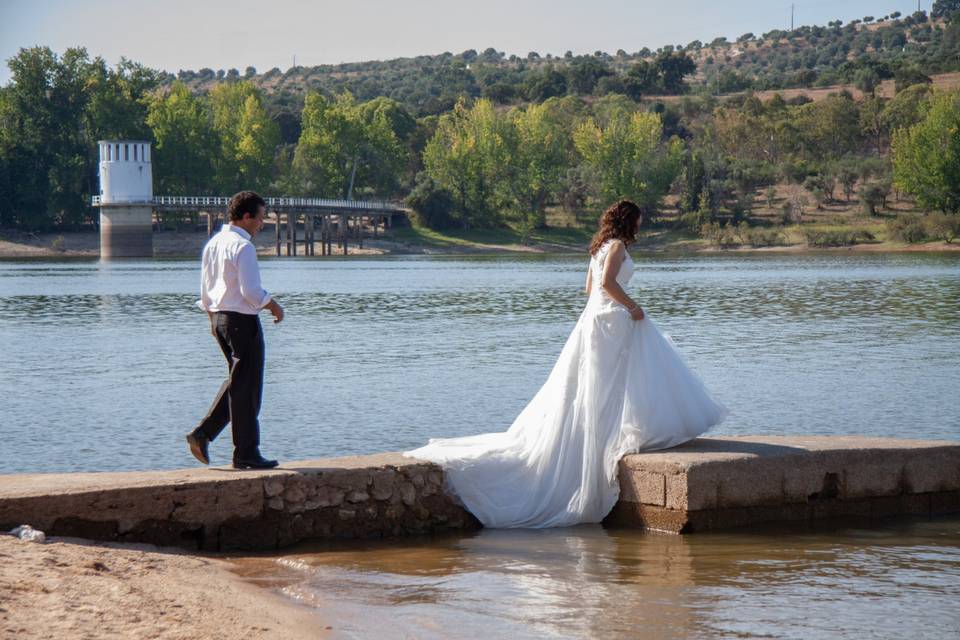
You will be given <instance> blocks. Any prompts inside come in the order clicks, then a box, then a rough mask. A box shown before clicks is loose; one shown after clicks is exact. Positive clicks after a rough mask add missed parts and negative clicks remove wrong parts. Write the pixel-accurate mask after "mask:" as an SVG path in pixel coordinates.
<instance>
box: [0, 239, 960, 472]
mask: <svg viewBox="0 0 960 640" xmlns="http://www.w3.org/2000/svg"><path fill="white" fill-rule="evenodd" d="M261 264H262V270H263V279H264V282H265V285H266V286H267V287H268V288H269V289H270V290H271V291H272V292H274V293H275V294H276V295H277V296H278V298H279V299H280V300H281V301H282V302H283V303H284V304H285V306H286V308H287V312H288V315H287V320H286V321H285V322H284V323H283V324H281V325H278V326H272V325H270V324H269V322H267V323H266V324H267V326H266V327H265V331H266V340H267V358H268V360H267V381H266V388H265V392H264V410H263V414H262V423H263V437H262V441H263V443H264V452H265V453H266V454H267V455H270V456H275V457H279V458H281V459H287V460H290V459H302V458H310V457H320V456H329V455H344V454H354V453H369V452H374V451H383V450H390V449H392V450H398V449H405V448H412V447H414V446H417V445H420V444H422V443H424V442H425V441H426V439H427V438H428V437H431V436H456V435H465V434H470V433H476V432H478V431H492V430H503V429H506V428H507V427H508V426H509V424H510V422H511V421H512V420H513V418H514V417H515V416H516V415H517V413H519V411H520V410H521V409H522V408H523V406H524V404H525V403H526V402H527V401H528V400H529V399H530V398H531V397H532V396H533V394H534V393H535V392H536V390H537V389H538V388H539V386H540V385H541V384H542V383H543V381H544V380H545V379H546V377H547V374H548V373H549V370H550V367H551V366H552V365H553V363H554V361H555V359H556V357H557V354H558V353H559V351H560V349H561V348H562V346H563V342H564V340H565V339H566V337H567V335H568V334H569V332H570V330H571V329H572V327H573V324H574V323H575V321H576V318H577V314H578V313H579V312H580V310H581V309H582V306H583V304H584V302H585V300H584V298H583V297H582V294H581V293H580V290H581V288H582V286H583V274H584V271H585V268H586V261H585V260H584V259H583V258H581V257H558V256H532V257H513V256H510V257H496V258H463V257H456V258H421V257H409V258H391V259H379V260H367V259H365V260H329V259H325V260H310V259H304V258H298V259H296V260H292V259H291V260H263V261H262V263H261ZM637 265H638V268H637V273H636V275H635V276H634V280H633V282H632V284H631V286H630V292H631V293H632V294H633V295H635V296H636V297H637V299H638V300H640V301H641V303H642V304H644V306H645V307H646V309H647V311H648V312H649V313H650V314H651V316H652V317H654V318H655V319H656V320H657V322H658V324H659V326H660V327H661V328H663V330H664V331H666V332H667V333H669V334H671V336H672V337H673V339H674V340H675V341H676V342H677V344H678V345H679V346H680V348H681V349H682V350H683V352H684V354H685V355H686V356H687V359H688V360H689V361H690V362H691V364H692V365H693V366H694V367H695V368H696V370H697V371H698V372H699V373H700V374H701V375H702V376H703V377H704V378H705V380H706V382H707V384H708V385H709V387H710V388H711V389H712V390H713V391H714V393H715V394H716V395H717V396H718V397H719V398H720V399H721V400H722V401H723V402H724V403H725V404H727V405H728V406H730V407H731V408H732V409H733V412H734V413H733V415H732V416H731V417H730V418H729V419H728V421H727V422H726V423H724V424H723V425H721V426H720V428H719V429H718V430H717V431H716V433H718V434H745V433H757V434H794V433H819V434H830V433H862V434H867V435H887V436H908V437H922V438H952V439H956V438H958V437H960V411H958V408H957V404H956V403H955V402H950V401H949V398H952V397H953V396H954V394H955V392H956V389H957V388H960V367H958V366H957V364H956V354H957V353H958V352H960V255H956V254H954V255H870V256H847V255H839V254H830V255H790V256H777V257H772V256H763V257H744V256H717V257H684V258H664V257H656V258H651V257H645V256H637ZM198 283H199V264H198V263H197V262H196V261H182V260H180V261H130V262H115V263H100V262H3V263H0V353H2V354H3V357H4V366H3V367H2V368H0V388H3V389H4V390H5V391H6V392H7V394H6V399H5V402H4V414H3V421H2V426H0V435H2V436H3V438H4V444H5V453H6V455H4V456H2V457H0V472H15V471H66V470H84V471H96V470H113V469H143V468H175V467H182V466H190V465H193V464H194V461H193V459H192V457H191V456H190V454H189V453H188V452H187V451H186V448H185V446H184V444H183V442H182V437H183V433H185V432H186V431H187V430H189V429H191V428H192V427H193V426H194V425H195V424H196V422H197V421H198V419H199V418H200V417H201V416H202V415H203V414H204V413H205V411H206V409H207V406H208V403H209V401H210V399H211V398H212V397H213V395H214V393H215V392H216V389H217V388H218V386H219V383H220V379H221V377H222V376H223V374H224V368H225V367H224V364H223V362H222V356H221V355H220V352H219V350H218V348H217V346H216V344H215V343H214V341H213V339H212V338H211V337H210V335H209V333H208V331H207V329H206V320H205V317H204V316H203V314H202V313H201V312H200V311H199V310H197V309H196V308H195V307H194V306H193V302H194V300H195V298H196V290H197V288H198ZM264 320H265V321H266V320H267V317H266V316H265V317H264ZM224 433H225V434H227V435H229V430H228V431H225V432H224ZM227 440H228V438H224V439H223V440H222V441H217V442H215V443H214V444H213V446H212V450H211V453H212V455H213V458H214V462H215V463H222V462H225V461H227V460H228V457H227V456H228V455H229V451H230V445H229V442H228V441H227ZM118 448H121V449H123V450H124V451H127V452H128V455H126V456H118V455H117V449H118Z"/></svg>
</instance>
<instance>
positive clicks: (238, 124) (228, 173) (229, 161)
mask: <svg viewBox="0 0 960 640" xmlns="http://www.w3.org/2000/svg"><path fill="white" fill-rule="evenodd" d="M209 100H210V110H211V113H212V114H213V131H214V133H215V134H216V136H217V140H218V143H219V150H218V153H217V154H216V155H215V156H214V158H215V170H216V171H215V176H216V183H217V187H218V188H219V190H220V191H221V192H223V193H233V192H235V191H239V190H241V189H264V188H266V187H268V186H269V184H270V181H271V179H272V177H273V167H274V153H275V151H276V147H277V143H278V142H279V138H280V132H279V129H278V127H277V124H276V123H275V122H274V121H273V120H272V119H270V117H269V115H268V114H267V112H266V109H265V108H264V106H263V103H262V100H261V97H260V91H259V90H258V89H257V88H256V87H255V86H254V85H253V83H251V82H250V81H249V80H242V81H239V82H228V83H223V84H218V85H217V86H216V87H214V89H213V90H212V91H211V92H210V97H209Z"/></svg>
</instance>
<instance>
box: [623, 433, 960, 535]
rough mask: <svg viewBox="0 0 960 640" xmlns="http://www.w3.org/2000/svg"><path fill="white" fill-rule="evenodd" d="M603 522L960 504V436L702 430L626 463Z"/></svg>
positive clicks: (836, 513)
mask: <svg viewBox="0 0 960 640" xmlns="http://www.w3.org/2000/svg"><path fill="white" fill-rule="evenodd" d="M620 487H621V492H620V501H619V502H618V503H617V505H616V506H615V507H614V509H613V511H612V512H611V513H610V515H609V516H607V519H606V521H605V522H606V523H607V524H611V525H619V526H631V527H644V528H649V529H657V530H660V531H671V532H675V533H692V532H695V531H705V530H708V529H722V528H730V527H738V526H744V525H749V524H753V523H759V522H789V521H812V520H817V519H821V518H831V517H843V516H855V517H862V518H878V517H883V516H889V515H896V514H915V515H934V514H941V513H956V512H960V442H954V441H942V440H941V441H937V440H900V439H893V438H864V437H857V436H800V437H785V436H743V437H726V438H697V439H696V440H693V441H692V442H688V443H686V444H684V445H681V446H679V447H675V448H673V449H668V450H665V451H660V452H650V453H640V454H635V455H629V456H625V457H624V458H623V460H621V461H620Z"/></svg>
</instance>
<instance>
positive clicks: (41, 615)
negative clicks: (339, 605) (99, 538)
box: [0, 535, 331, 640]
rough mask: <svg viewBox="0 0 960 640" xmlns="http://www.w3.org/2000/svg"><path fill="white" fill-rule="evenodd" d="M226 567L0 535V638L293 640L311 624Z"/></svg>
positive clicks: (314, 621) (313, 619) (310, 618)
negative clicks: (253, 639) (23, 539)
mask: <svg viewBox="0 0 960 640" xmlns="http://www.w3.org/2000/svg"><path fill="white" fill-rule="evenodd" d="M229 566H230V563H229V562H228V561H227V560H224V559H220V558H217V557H212V556H206V555H194V554H189V553H187V552H184V551H180V550H176V549H167V548H159V547H154V546H152V545H140V544H125V545H120V544H110V543H99V542H91V541H89V540H80V539H77V538H60V537H54V538H51V539H49V540H48V542H47V543H46V544H37V543H32V542H23V541H21V540H19V539H17V538H14V537H13V536H7V535H0V637H3V638H18V639H20V638H23V639H33V638H91V639H94V638H95V639H97V640H100V639H104V638H117V639H121V638H122V639H124V640H127V639H134V638H156V639H160V640H166V639H177V640H187V639H194V638H197V639H199V638H203V639H211V640H213V639H220V638H222V639H224V640H227V639H230V640H235V639H236V638H265V639H276V640H280V639H289V640H300V639H306V638H324V637H328V636H329V635H330V633H331V631H330V630H329V627H326V626H325V624H324V623H323V621H322V620H321V619H320V617H319V615H318V614H317V613H315V612H313V611H310V610H307V609H306V608H302V607H300V606H298V605H296V604H295V603H293V602H288V601H286V600H285V599H283V598H282V597H281V596H279V595H276V594H274V593H272V592H270V591H268V590H266V589H261V588H259V587H257V586H255V585H252V584H249V583H247V582H244V581H243V580H242V579H241V578H240V577H238V576H237V575H236V574H234V573H232V572H231V571H229Z"/></svg>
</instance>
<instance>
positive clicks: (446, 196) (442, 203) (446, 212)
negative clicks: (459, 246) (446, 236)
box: [406, 171, 455, 229]
mask: <svg viewBox="0 0 960 640" xmlns="http://www.w3.org/2000/svg"><path fill="white" fill-rule="evenodd" d="M406 204H407V206H408V207H410V208H411V209H412V210H413V218H414V220H415V221H416V222H417V223H418V224H421V225H424V226H426V227H430V228H431V229H446V228H449V227H452V226H454V223H455V220H454V218H453V215H452V212H453V207H454V201H453V196H451V195H450V193H449V192H448V191H447V190H446V189H444V188H442V187H441V186H440V185H438V184H437V183H436V182H435V181H434V180H433V179H432V178H430V176H429V175H427V173H426V172H425V171H421V172H420V173H418V174H417V186H416V187H414V189H413V191H411V192H410V195H409V196H407V200H406Z"/></svg>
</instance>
